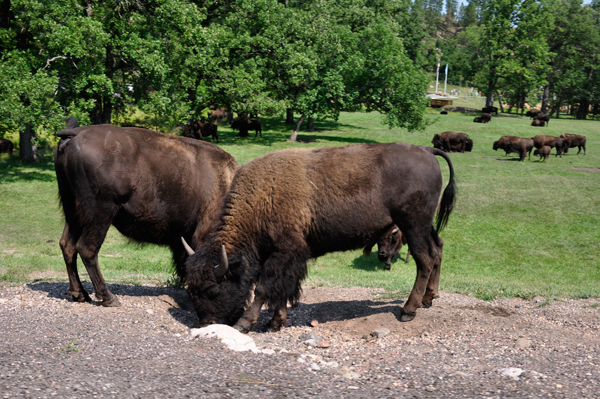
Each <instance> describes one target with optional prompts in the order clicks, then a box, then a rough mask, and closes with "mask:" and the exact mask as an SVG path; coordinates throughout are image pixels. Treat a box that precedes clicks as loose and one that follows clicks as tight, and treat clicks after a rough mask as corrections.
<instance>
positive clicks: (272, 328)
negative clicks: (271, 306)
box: [267, 306, 287, 332]
mask: <svg viewBox="0 0 600 399" xmlns="http://www.w3.org/2000/svg"><path fill="white" fill-rule="evenodd" d="M286 320H287V306H284V307H281V308H277V309H275V314H274V315H273V318H272V319H271V321H269V324H267V331H268V332H277V331H279V330H281V326H282V325H283V324H284V323H285V321H286Z"/></svg>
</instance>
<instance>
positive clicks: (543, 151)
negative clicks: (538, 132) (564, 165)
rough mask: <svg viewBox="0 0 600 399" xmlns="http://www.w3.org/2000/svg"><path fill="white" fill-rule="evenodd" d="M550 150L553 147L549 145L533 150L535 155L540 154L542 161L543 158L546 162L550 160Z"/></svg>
mask: <svg viewBox="0 0 600 399" xmlns="http://www.w3.org/2000/svg"><path fill="white" fill-rule="evenodd" d="M550 150H552V148H550V147H548V146H547V145H545V146H543V147H540V148H538V149H536V150H535V151H534V152H533V155H539V156H540V162H542V159H543V160H544V162H548V156H549V155H550Z"/></svg>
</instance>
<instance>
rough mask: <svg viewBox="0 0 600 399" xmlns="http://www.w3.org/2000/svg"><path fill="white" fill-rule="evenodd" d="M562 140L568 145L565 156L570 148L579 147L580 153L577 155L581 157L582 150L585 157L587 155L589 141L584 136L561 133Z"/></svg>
mask: <svg viewBox="0 0 600 399" xmlns="http://www.w3.org/2000/svg"><path fill="white" fill-rule="evenodd" d="M560 138H561V139H563V141H564V142H566V143H567V146H566V147H565V154H566V153H567V151H568V150H569V148H575V147H578V149H579V151H577V155H579V153H580V152H581V149H582V148H583V155H585V142H586V140H587V139H586V137H585V136H582V135H580V134H571V133H561V134H560Z"/></svg>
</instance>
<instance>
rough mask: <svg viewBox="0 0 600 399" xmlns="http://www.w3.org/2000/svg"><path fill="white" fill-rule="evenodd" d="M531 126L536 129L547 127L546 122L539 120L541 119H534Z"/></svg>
mask: <svg viewBox="0 0 600 399" xmlns="http://www.w3.org/2000/svg"><path fill="white" fill-rule="evenodd" d="M531 126H536V127H544V126H546V122H544V121H541V120H539V119H534V120H533V121H532V122H531Z"/></svg>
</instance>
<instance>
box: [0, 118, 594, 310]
mask: <svg viewBox="0 0 600 399" xmlns="http://www.w3.org/2000/svg"><path fill="white" fill-rule="evenodd" d="M438 111H439V110H438ZM438 111H435V110H432V111H431V112H430V113H429V114H428V117H429V118H431V119H432V120H436V121H435V123H433V124H432V125H431V126H429V127H428V128H427V130H426V131H424V132H418V133H408V132H406V131H404V130H401V129H391V130H390V129H388V128H387V127H386V126H383V125H381V124H380V123H379V121H380V117H379V116H378V115H377V114H374V113H373V114H367V113H352V114H342V116H341V118H340V120H339V122H338V123H334V122H331V121H322V122H319V121H316V123H315V127H316V129H317V131H315V132H312V133H309V132H301V133H300V135H299V140H304V141H309V143H305V144H302V143H290V142H288V141H287V139H288V138H289V136H290V133H291V128H290V127H289V126H286V125H284V124H283V123H282V119H280V118H264V119H262V121H263V126H264V127H263V138H262V139H261V138H256V139H255V138H254V137H252V136H253V134H252V132H251V137H249V138H245V139H241V138H238V137H235V132H233V131H232V130H231V129H229V128H227V127H219V136H220V144H219V145H220V146H221V147H222V148H223V149H224V150H225V151H227V152H229V153H231V154H232V155H233V156H234V157H235V158H236V160H238V162H239V163H240V164H242V163H245V162H247V161H249V160H251V159H253V158H255V157H257V156H260V155H263V154H265V153H267V152H271V151H275V150H279V149H283V148H290V147H317V146H325V145H328V146H338V145H344V144H352V143H370V142H392V141H404V142H409V143H413V144H418V145H428V146H430V145H431V138H432V136H433V134H435V133H439V132H442V131H445V130H453V131H461V132H465V133H468V134H469V136H470V137H471V138H472V139H473V141H474V148H473V151H472V152H471V153H465V154H451V155H450V157H451V158H452V161H453V163H454V168H455V171H456V174H457V180H458V187H459V191H458V200H457V206H456V208H455V211H454V213H453V214H452V216H451V218H450V222H449V224H448V227H447V228H446V230H444V232H443V233H442V238H443V239H444V241H445V246H444V261H443V264H442V277H441V289H442V290H445V291H452V292H460V293H465V294H469V295H475V296H477V297H480V298H484V299H491V298H495V297H499V296H509V297H511V296H519V297H532V296H535V295H543V296H547V297H590V296H594V297H598V296H600V261H599V260H598V254H599V253H600V173H598V172H600V124H599V123H598V122H594V121H576V120H573V119H559V120H551V122H550V125H549V127H545V128H535V127H531V126H530V121H529V119H528V118H520V117H517V116H515V115H510V116H504V117H502V116H501V117H497V118H496V117H495V118H493V120H492V121H491V123H488V124H483V125H482V124H477V123H473V122H472V120H473V117H474V115H462V114H450V115H439V113H438ZM562 132H569V133H575V134H583V135H585V136H587V138H588V143H587V149H588V154H587V155H586V156H583V155H582V154H580V155H579V156H577V155H575V153H576V152H577V151H576V149H575V151H573V149H571V150H570V151H569V153H568V154H566V155H564V156H563V157H562V158H558V157H554V151H553V154H552V155H551V157H550V160H549V162H548V163H543V162H539V161H538V159H537V157H535V158H534V157H532V160H531V161H529V160H525V162H518V158H517V157H516V156H515V155H512V154H511V155H509V156H507V157H505V156H504V152H503V151H500V152H495V151H493V150H492V143H493V141H495V140H497V139H498V138H499V137H500V136H502V135H508V134H511V135H517V136H523V137H532V136H534V135H536V134H549V135H555V136H558V135H559V134H560V133H562ZM17 158H18V157H17V156H16V155H15V156H13V157H12V158H9V157H8V156H6V155H2V156H1V158H0V214H1V215H2V217H1V218H0V280H4V281H14V282H17V281H19V282H22V281H34V280H36V279H43V280H60V281H66V280H67V274H66V270H65V266H64V262H63V260H62V255H61V252H60V249H59V246H58V240H59V239H60V236H61V233H62V228H63V219H62V215H61V210H60V208H59V203H58V199H57V187H56V181H55V176H54V169H53V164H52V157H51V151H50V150H49V151H48V152H47V154H45V156H44V157H43V159H42V161H41V162H39V163H37V164H35V165H24V164H22V163H21V162H20V161H19V160H18V159H17ZM441 165H442V170H443V173H444V185H445V184H447V181H448V173H447V166H446V164H445V162H443V161H442V162H441ZM405 255H406V247H405V248H403V249H402V251H401V258H402V259H397V260H396V261H395V262H394V263H393V264H392V270H391V272H386V271H385V270H384V269H383V264H380V263H379V262H378V261H377V259H376V256H372V257H371V258H370V259H365V258H364V257H363V256H362V251H361V250H356V251H348V252H341V253H333V254H328V255H326V256H323V257H321V258H318V259H316V260H314V261H311V264H310V267H309V278H308V281H307V282H308V283H309V284H313V285H338V286H370V287H382V288H385V289H386V290H389V291H390V295H391V296H399V297H405V296H406V295H407V294H408V292H409V291H410V288H411V287H412V284H413V282H414V278H415V274H416V273H415V265H414V262H413V261H412V260H411V262H410V263H409V264H408V265H404V263H403V258H404V256H405ZM100 264H101V270H102V272H103V273H104V275H105V277H106V279H107V280H108V281H109V282H112V283H117V282H119V283H133V284H148V283H151V284H159V285H161V284H163V285H164V284H167V282H168V280H169V279H170V278H171V273H172V267H171V261H170V253H169V251H168V250H167V249H166V248H160V247H156V246H153V245H139V244H133V243H129V242H128V240H127V239H126V238H124V237H122V236H121V235H120V234H119V233H118V232H116V230H114V229H112V228H111V230H110V232H109V235H108V238H107V240H106V242H105V243H104V246H103V247H102V250H101V251H100ZM81 268H82V265H81V266H80V269H81ZM80 272H81V273H80V274H81V276H82V278H85V279H86V280H87V275H86V273H85V270H80Z"/></svg>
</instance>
